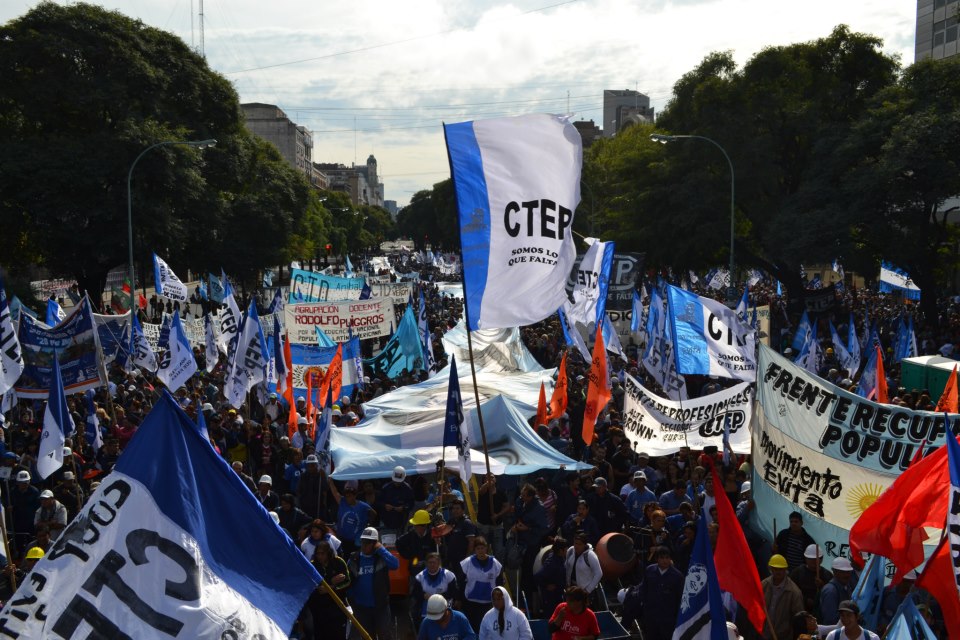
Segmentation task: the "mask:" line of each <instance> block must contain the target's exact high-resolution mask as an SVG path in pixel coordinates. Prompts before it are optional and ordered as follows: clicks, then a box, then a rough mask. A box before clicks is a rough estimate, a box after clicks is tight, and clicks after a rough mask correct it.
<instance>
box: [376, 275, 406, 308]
mask: <svg viewBox="0 0 960 640" xmlns="http://www.w3.org/2000/svg"><path fill="white" fill-rule="evenodd" d="M367 286H368V287H370V297H371V298H390V299H391V300H392V301H393V304H407V302H409V301H410V294H411V293H412V292H413V286H412V285H411V284H410V283H409V282H382V283H379V282H373V283H371V282H370V278H367Z"/></svg>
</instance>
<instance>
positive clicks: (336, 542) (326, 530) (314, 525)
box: [300, 518, 340, 558]
mask: <svg viewBox="0 0 960 640" xmlns="http://www.w3.org/2000/svg"><path fill="white" fill-rule="evenodd" d="M320 542H326V543H327V544H329V545H330V548H331V549H333V553H334V554H335V555H336V554H339V553H340V539H339V538H337V536H335V535H333V533H332V532H331V531H330V527H329V526H327V523H326V522H324V521H323V520H321V519H320V518H317V519H316V520H314V521H313V522H311V523H310V534H309V535H308V536H307V537H306V538H304V539H303V542H301V543H300V550H301V551H303V555H305V556H307V557H308V558H312V557H313V554H314V553H315V551H316V548H317V545H318V544H319V543H320Z"/></svg>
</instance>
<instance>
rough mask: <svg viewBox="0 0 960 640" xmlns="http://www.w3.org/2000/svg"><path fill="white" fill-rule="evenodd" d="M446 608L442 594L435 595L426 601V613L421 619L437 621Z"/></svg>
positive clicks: (445, 601)
mask: <svg viewBox="0 0 960 640" xmlns="http://www.w3.org/2000/svg"><path fill="white" fill-rule="evenodd" d="M448 606H449V605H447V599H446V598H444V597H443V595H442V594H439V593H435V594H433V595H432V596H430V599H429V600H427V612H426V613H425V614H424V616H423V617H424V618H426V619H427V620H439V619H440V618H442V617H443V614H444V613H446V612H447V608H448Z"/></svg>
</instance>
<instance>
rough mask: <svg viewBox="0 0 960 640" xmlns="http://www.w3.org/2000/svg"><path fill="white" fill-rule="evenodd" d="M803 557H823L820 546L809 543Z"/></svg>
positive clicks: (814, 558) (812, 558) (813, 558)
mask: <svg viewBox="0 0 960 640" xmlns="http://www.w3.org/2000/svg"><path fill="white" fill-rule="evenodd" d="M803 557H804V558H810V559H811V560H816V559H817V558H821V557H823V554H822V553H820V547H818V546H817V545H815V544H808V545H807V548H806V549H805V550H804V552H803Z"/></svg>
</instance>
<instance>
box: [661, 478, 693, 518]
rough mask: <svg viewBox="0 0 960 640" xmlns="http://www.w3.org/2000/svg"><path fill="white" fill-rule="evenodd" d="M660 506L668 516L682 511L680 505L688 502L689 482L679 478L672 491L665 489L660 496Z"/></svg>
mask: <svg viewBox="0 0 960 640" xmlns="http://www.w3.org/2000/svg"><path fill="white" fill-rule="evenodd" d="M659 502H660V508H661V509H663V511H664V513H666V514H667V515H668V516H672V515H673V514H675V513H679V512H680V505H681V504H683V503H684V502H687V483H686V482H684V481H683V480H677V482H676V483H674V485H673V489H671V490H670V491H664V492H663V494H661V496H660V500H659Z"/></svg>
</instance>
